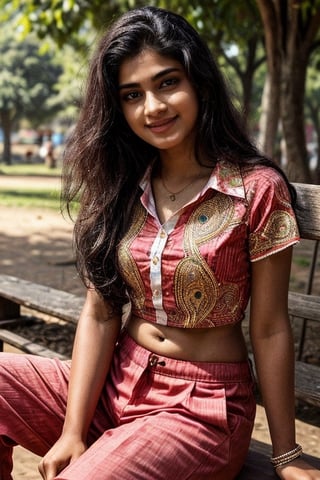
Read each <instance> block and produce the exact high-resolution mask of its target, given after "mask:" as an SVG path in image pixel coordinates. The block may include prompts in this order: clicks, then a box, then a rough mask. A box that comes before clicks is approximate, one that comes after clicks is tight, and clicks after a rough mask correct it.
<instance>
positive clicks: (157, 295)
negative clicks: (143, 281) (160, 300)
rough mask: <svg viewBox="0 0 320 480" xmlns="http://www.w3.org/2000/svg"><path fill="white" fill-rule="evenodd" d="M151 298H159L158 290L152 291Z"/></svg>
mask: <svg viewBox="0 0 320 480" xmlns="http://www.w3.org/2000/svg"><path fill="white" fill-rule="evenodd" d="M153 296H154V297H156V298H157V297H159V296H160V292H159V290H153Z"/></svg>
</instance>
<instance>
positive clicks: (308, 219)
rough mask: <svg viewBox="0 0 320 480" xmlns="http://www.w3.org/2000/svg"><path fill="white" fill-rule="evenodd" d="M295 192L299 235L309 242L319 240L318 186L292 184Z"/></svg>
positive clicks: (319, 205)
mask: <svg viewBox="0 0 320 480" xmlns="http://www.w3.org/2000/svg"><path fill="white" fill-rule="evenodd" d="M293 186H294V187H295V189H296V191H297V197H298V206H299V208H297V210H296V216H297V221H298V224H299V230H300V235H301V237H302V238H308V239H310V240H320V185H309V184H306V183H293Z"/></svg>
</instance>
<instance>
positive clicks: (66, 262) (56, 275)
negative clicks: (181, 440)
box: [0, 175, 320, 480]
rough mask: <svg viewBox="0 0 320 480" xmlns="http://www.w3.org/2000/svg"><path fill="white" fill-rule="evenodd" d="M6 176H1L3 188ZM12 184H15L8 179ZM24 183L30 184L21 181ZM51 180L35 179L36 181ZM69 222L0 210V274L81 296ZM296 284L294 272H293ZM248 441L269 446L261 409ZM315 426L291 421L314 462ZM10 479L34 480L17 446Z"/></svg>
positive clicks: (43, 213)
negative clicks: (252, 438) (12, 473)
mask: <svg viewBox="0 0 320 480" xmlns="http://www.w3.org/2000/svg"><path fill="white" fill-rule="evenodd" d="M9 181H10V180H9V179H8V177H1V175H0V186H1V184H2V185H3V182H5V184H6V185H7V184H8V183H7V182H9ZM11 181H12V182H15V181H16V180H11ZM26 181H30V180H26ZM48 181H50V182H52V188H56V187H57V180H48V179H42V180H41V179H38V180H37V182H38V184H39V185H41V182H46V184H47V182H48ZM71 239H72V223H71V222H70V221H67V220H65V219H63V218H62V216H61V214H60V213H59V212H53V211H48V210H41V209H30V210H28V209H23V208H5V207H1V206H0V251H1V256H0V271H1V272H2V273H5V274H8V275H16V276H19V277H22V278H25V279H27V280H31V281H35V282H38V283H42V284H46V285H49V286H52V287H55V288H61V289H65V290H67V291H70V292H73V293H77V294H80V295H81V294H83V287H82V285H81V284H80V281H79V279H78V278H77V275H76V272H75V268H74V266H73V265H72V259H73V256H72V249H71ZM295 275H296V278H297V281H298V282H301V281H303V280H301V278H300V276H299V275H300V274H299V273H298V272H296V273H295ZM253 437H254V438H255V439H257V440H260V441H263V442H267V443H270V439H269V435H268V431H267V427H266V420H265V416H264V410H263V408H262V407H260V406H259V407H258V412H257V417H256V423H255V429H254V434H253ZM319 438H320V428H319V427H316V426H314V425H312V424H309V423H307V422H304V421H301V420H297V440H298V442H299V443H301V444H302V445H303V446H304V449H305V451H306V452H307V453H309V454H311V455H315V456H317V457H319V458H320V442H319ZM14 459H15V462H14V480H40V475H39V473H38V471H37V465H38V461H39V457H36V456H34V455H32V454H30V453H29V452H27V451H25V450H24V449H23V448H21V447H17V448H16V449H15V454H14Z"/></svg>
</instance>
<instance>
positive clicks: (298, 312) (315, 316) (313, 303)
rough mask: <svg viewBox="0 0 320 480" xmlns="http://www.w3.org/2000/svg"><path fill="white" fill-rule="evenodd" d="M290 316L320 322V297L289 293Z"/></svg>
mask: <svg viewBox="0 0 320 480" xmlns="http://www.w3.org/2000/svg"><path fill="white" fill-rule="evenodd" d="M288 310H289V315H292V316H293V317H298V318H307V319H308V320H314V321H316V322H320V297H319V296H317V295H306V294H304V293H297V292H289V304H288Z"/></svg>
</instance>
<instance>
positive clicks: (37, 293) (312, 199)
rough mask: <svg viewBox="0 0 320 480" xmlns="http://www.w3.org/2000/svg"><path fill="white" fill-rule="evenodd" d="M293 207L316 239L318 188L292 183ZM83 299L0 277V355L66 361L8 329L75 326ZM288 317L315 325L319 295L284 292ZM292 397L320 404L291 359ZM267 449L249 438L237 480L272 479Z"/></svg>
mask: <svg viewBox="0 0 320 480" xmlns="http://www.w3.org/2000/svg"><path fill="white" fill-rule="evenodd" d="M295 187H296V189H297V194H298V201H299V205H301V207H302V209H301V210H298V211H297V218H298V223H299V227H300V234H301V237H302V238H305V239H310V240H314V241H319V240H320V186H315V185H304V184H295ZM83 300H84V299H83V298H82V297H79V296H76V295H73V294H69V293H66V292H62V291H60V290H56V289H53V288H50V287H45V286H43V285H39V284H35V283H32V282H28V281H25V280H22V279H18V278H15V277H10V276H8V275H0V351H1V350H2V349H3V343H8V344H10V345H13V346H15V347H17V348H19V349H20V350H22V351H24V352H28V353H34V354H37V355H42V356H49V357H58V358H66V356H65V355H61V354H57V353H56V352H55V351H53V350H50V349H48V348H45V347H43V346H40V345H39V344H38V343H33V342H30V341H29V340H28V339H27V338H24V337H22V336H20V335H17V334H14V333H13V332H12V331H11V330H10V325H12V324H16V323H19V322H20V323H21V322H25V323H26V322H28V321H29V319H30V316H29V315H30V314H29V315H26V314H25V312H23V311H22V310H23V309H25V308H27V309H28V310H30V312H32V313H31V318H37V316H38V315H39V314H46V315H49V316H50V317H54V318H57V319H60V320H62V321H64V322H67V323H71V324H74V325H75V324H76V323H77V320H78V317H79V314H80V311H81V308H82V305H83ZM289 313H290V316H292V317H295V318H300V319H301V321H302V322H308V321H315V322H320V297H319V296H316V295H311V294H305V293H296V292H290V293H289ZM295 395H296V398H297V399H298V400H301V401H303V402H307V403H309V404H311V405H314V406H317V407H319V406H320V367H318V366H315V365H311V364H306V363H303V362H302V361H300V360H297V361H296V386H295ZM270 449H271V447H270V445H267V444H264V443H261V442H258V441H256V440H252V442H251V448H250V452H249V455H248V458H247V462H246V464H245V466H244V468H243V470H242V472H241V474H240V475H239V476H238V479H237V480H268V479H276V478H278V477H277V476H276V475H275V473H274V471H273V468H272V466H271V465H270V463H269V461H268V457H269V456H270V455H271V450H270ZM308 460H309V461H310V463H313V464H314V465H315V466H316V467H317V468H319V469H320V459H317V458H314V457H310V456H308Z"/></svg>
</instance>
